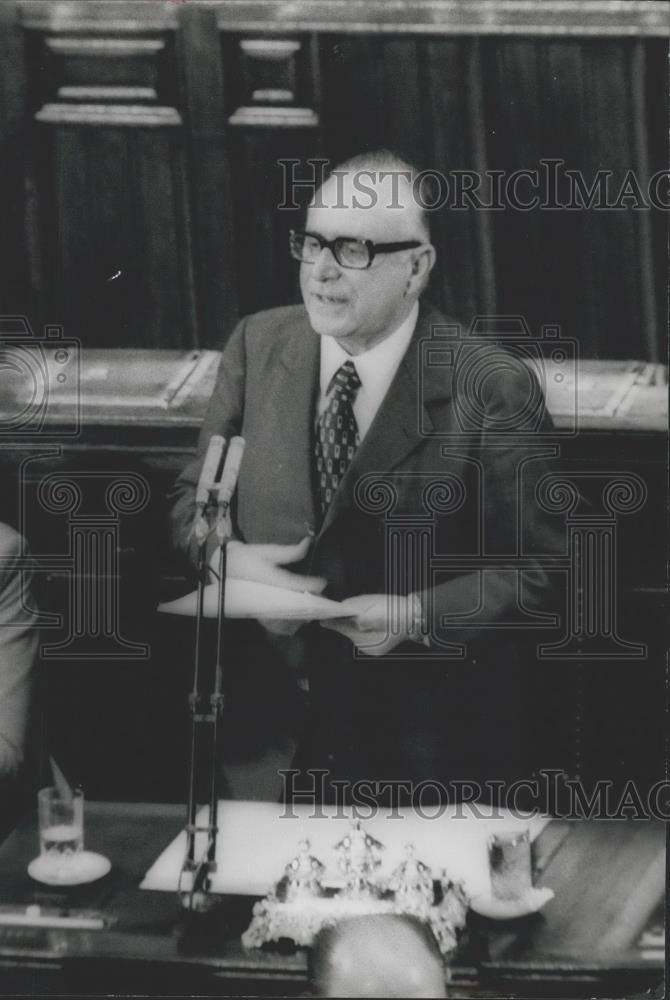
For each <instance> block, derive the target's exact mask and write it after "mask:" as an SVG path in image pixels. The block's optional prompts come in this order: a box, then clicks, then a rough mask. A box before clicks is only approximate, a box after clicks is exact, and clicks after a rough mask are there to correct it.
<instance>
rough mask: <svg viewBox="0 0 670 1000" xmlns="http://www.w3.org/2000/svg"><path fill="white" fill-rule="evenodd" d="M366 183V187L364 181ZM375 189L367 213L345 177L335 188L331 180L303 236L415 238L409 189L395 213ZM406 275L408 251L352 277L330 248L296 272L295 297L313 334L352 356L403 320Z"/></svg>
mask: <svg viewBox="0 0 670 1000" xmlns="http://www.w3.org/2000/svg"><path fill="white" fill-rule="evenodd" d="M365 183H366V187H370V186H371V185H370V179H369V178H368V177H366V181H365ZM374 190H375V192H376V199H375V203H374V204H373V205H371V206H370V207H367V206H369V205H370V202H371V201H372V200H373V199H372V198H371V197H369V196H368V195H367V194H361V192H360V191H358V192H357V191H356V190H355V189H354V187H353V185H352V179H351V176H350V175H348V176H346V177H344V178H340V181H339V188H338V187H336V182H335V179H333V178H331V179H330V180H328V181H327V182H326V184H325V185H324V187H323V189H322V191H321V201H322V204H323V207H314V206H312V207H311V208H310V209H309V211H308V213H307V221H306V225H305V229H306V230H307V232H309V233H315V234H317V235H319V236H322V237H324V239H328V240H332V239H335V237H337V236H353V237H356V238H358V239H367V240H372V241H373V242H375V243H392V242H400V241H404V240H412V239H421V231H420V227H419V225H418V213H417V210H416V208H415V206H414V205H413V204H412V203H411V189H410V188H409V187H408V186H407V188H406V190H404V191H403V194H402V196H401V198H400V202H401V204H402V207H396V208H391V207H390V204H391V203H392V191H391V188H390V185H389V184H388V183H382V184H381V185H375V187H374ZM401 190H403V189H402V185H401ZM356 198H357V199H358V202H359V203H360V204H359V205H358V206H356V203H355V200H354V199H356ZM397 204H398V197H397V195H396V205H397ZM364 206H365V207H364ZM411 273H412V251H411V250H403V251H400V252H398V253H389V254H378V255H377V256H375V258H374V260H373V261H372V264H371V266H370V267H369V268H366V269H365V270H355V269H352V268H345V267H342V266H341V265H340V264H338V262H337V261H336V260H335V258H334V256H333V254H332V252H331V251H330V250H329V249H327V248H324V249H322V250H321V253H320V254H319V257H318V258H317V260H316V261H315V262H314V263H313V264H305V263H302V264H301V265H300V290H301V292H302V297H303V301H304V303H305V307H306V309H307V312H308V314H309V319H310V323H311V325H312V327H313V329H314V330H315V331H316V333H318V334H320V335H321V336H325V337H335V338H336V339H337V340H338V341H339V343H340V344H341V345H342V347H344V349H345V350H346V351H348V352H349V353H351V354H357V353H360V352H361V351H364V350H367V349H369V348H370V347H373V346H374V344H375V343H377V342H379V341H380V340H382V339H384V337H385V336H386V335H387V334H389V333H392V332H393V330H394V329H396V328H397V327H398V326H399V325H400V324H401V323H402V322H403V320H404V319H405V317H406V316H407V315H408V314H409V312H410V309H411V307H412V305H413V304H414V300H415V298H416V295H414V296H413V297H408V295H407V283H408V280H409V278H410V275H411Z"/></svg>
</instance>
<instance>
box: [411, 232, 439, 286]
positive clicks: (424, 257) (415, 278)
mask: <svg viewBox="0 0 670 1000" xmlns="http://www.w3.org/2000/svg"><path fill="white" fill-rule="evenodd" d="M415 253H416V257H415V258H414V259H413V261H412V276H411V278H410V279H409V282H408V289H407V290H408V291H409V290H410V289H411V290H412V291H416V292H417V293H420V292H422V291H423V289H424V287H425V285H426V283H427V282H428V276H429V274H430V272H431V271H432V269H433V266H434V264H435V257H436V255H435V247H434V246H433V245H432V243H426V245H425V246H422V247H421V248H420V249H419V250H417V251H415Z"/></svg>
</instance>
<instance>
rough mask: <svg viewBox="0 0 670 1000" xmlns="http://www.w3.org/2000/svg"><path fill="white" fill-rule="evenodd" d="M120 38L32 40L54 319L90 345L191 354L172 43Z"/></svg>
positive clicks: (36, 159)
mask: <svg viewBox="0 0 670 1000" xmlns="http://www.w3.org/2000/svg"><path fill="white" fill-rule="evenodd" d="M114 32H115V26H114V25H113V24H112V25H107V31H106V32H105V33H101V34H97V35H95V36H88V35H82V34H76V35H73V34H71V33H69V32H65V33H62V34H61V33H56V34H53V35H48V36H45V35H42V34H39V33H36V32H30V33H29V34H28V35H27V38H26V43H27V51H28V66H29V69H30V70H31V80H30V84H31V92H30V103H31V105H32V108H33V110H34V125H33V129H32V153H33V156H32V162H33V173H32V179H33V183H34V188H35V191H36V211H35V212H33V213H31V215H30V217H29V218H30V223H31V224H32V225H33V226H36V227H37V229H38V233H37V234H35V233H34V232H33V233H32V234H31V241H32V242H33V243H34V244H35V245H36V246H37V245H39V247H40V254H39V256H40V260H39V272H41V278H42V283H43V285H44V315H45V316H46V318H48V319H49V320H50V321H51V322H60V323H63V324H65V327H66V329H67V331H68V335H69V336H74V337H78V338H80V339H81V340H82V341H83V342H84V343H86V344H89V345H93V344H97V345H100V346H102V345H109V346H124V345H125V346H129V345H131V344H143V345H146V346H154V347H158V346H160V345H163V346H170V345H175V346H178V345H183V346H192V345H193V344H195V341H196V329H195V311H194V306H193V297H194V290H193V287H192V285H193V282H192V252H191V247H190V239H191V232H190V226H189V220H188V215H187V196H186V184H187V181H186V175H185V161H184V145H183V143H184V139H183V133H182V128H181V126H182V116H181V113H180V111H179V109H178V108H177V107H176V106H175V105H174V104H173V103H172V102H173V101H174V99H175V98H176V79H175V77H176V64H175V56H174V45H173V39H172V38H171V37H169V36H161V35H154V36H152V37H146V36H144V37H138V38H132V37H117V35H116V34H115V33H114ZM35 270H36V271H38V268H37V267H36V268H35Z"/></svg>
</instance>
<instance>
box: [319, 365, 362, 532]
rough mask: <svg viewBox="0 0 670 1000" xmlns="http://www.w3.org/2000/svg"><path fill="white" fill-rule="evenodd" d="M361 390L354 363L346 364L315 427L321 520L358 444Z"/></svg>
mask: <svg viewBox="0 0 670 1000" xmlns="http://www.w3.org/2000/svg"><path fill="white" fill-rule="evenodd" d="M360 387H361V380H360V379H359V377H358V372H357V371H356V369H355V367H354V363H353V361H345V363H344V364H343V365H342V367H341V368H339V369H338V370H337V372H336V373H335V375H334V376H333V379H332V381H331V383H330V398H329V400H328V405H327V406H326V409H325V410H324V411H323V413H322V414H321V415H320V416H319V419H318V421H317V424H316V442H315V445H314V457H315V459H316V485H317V496H318V500H319V504H320V508H321V516H322V517H323V516H325V513H326V511H327V510H328V508H329V507H330V504H331V502H332V499H333V497H334V496H335V493H336V492H337V488H338V486H339V485H340V483H341V482H342V479H343V478H344V474H345V472H346V471H347V469H348V468H349V466H350V464H351V460H352V458H353V457H354V453H355V451H356V447H357V445H358V428H357V426H356V417H355V416H354V410H353V404H354V400H355V399H356V393H357V392H358V390H359V389H360Z"/></svg>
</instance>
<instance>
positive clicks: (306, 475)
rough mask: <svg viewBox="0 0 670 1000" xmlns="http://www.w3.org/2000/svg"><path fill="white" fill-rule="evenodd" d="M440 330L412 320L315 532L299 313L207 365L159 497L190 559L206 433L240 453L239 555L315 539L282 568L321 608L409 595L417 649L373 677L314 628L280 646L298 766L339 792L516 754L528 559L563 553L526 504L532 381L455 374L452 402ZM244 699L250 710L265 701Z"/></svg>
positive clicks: (536, 469)
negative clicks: (325, 776) (327, 603)
mask: <svg viewBox="0 0 670 1000" xmlns="http://www.w3.org/2000/svg"><path fill="white" fill-rule="evenodd" d="M447 322H448V321H447V320H446V319H445V317H443V316H442V315H441V314H440V313H439V312H437V311H436V310H435V309H433V308H432V307H431V306H428V305H423V304H422V307H421V310H420V314H419V320H418V323H417V327H416V330H415V333H414V337H413V339H412V341H411V343H410V347H409V349H408V351H407V353H406V355H405V357H404V359H403V361H402V362H401V365H400V367H399V369H398V372H397V374H396V376H395V379H394V381H393V383H392V385H391V387H390V389H389V391H388V394H387V396H386V398H385V399H384V401H383V403H382V405H381V407H380V409H379V411H378V413H377V415H376V417H375V420H374V422H373V424H372V426H371V427H370V429H369V431H368V433H367V435H366V437H365V439H364V440H363V442H362V444H361V446H360V448H359V449H358V451H357V453H356V455H355V457H354V460H353V462H352V464H351V466H350V467H349V469H348V471H347V474H346V476H345V479H344V481H343V482H342V484H341V486H340V489H339V491H338V494H337V495H336V497H335V499H334V500H333V503H332V505H331V507H330V509H329V511H328V513H327V515H326V517H325V520H324V522H323V524H319V523H318V520H317V516H316V509H315V498H314V490H313V482H312V448H313V425H314V413H315V399H316V393H317V391H318V369H319V338H318V336H317V335H315V334H314V332H313V331H312V329H311V327H310V325H309V321H308V318H307V313H306V311H305V309H304V308H303V307H302V306H295V307H288V308H280V309H273V310H269V311H267V312H263V313H259V314H257V315H254V316H249V317H247V318H245V319H243V320H242V321H241V322H240V323H239V324H238V326H237V328H236V330H235V331H234V333H233V334H232V336H231V338H230V340H229V342H228V343H227V345H226V348H225V350H224V352H223V356H222V359H221V366H220V369H219V374H218V378H217V383H216V387H215V389H214V392H213V395H212V398H211V401H210V404H209V408H208V411H207V415H206V418H205V421H204V424H203V427H202V431H201V435H200V443H199V450H198V457H197V458H196V459H195V460H194V461H193V462H192V463H190V464H189V465H188V466H187V467H186V469H185V470H184V471H183V473H182V474H181V475H180V477H179V478H178V480H177V482H176V484H175V487H174V489H173V492H172V501H173V508H172V526H173V534H174V541H175V544H176V545H177V547H178V548H180V549H181V550H182V551H184V552H189V553H190V554H191V557H192V558H193V556H194V544H193V541H192V539H191V538H190V526H191V523H192V519H193V512H194V489H195V484H196V483H197V479H198V475H199V472H200V467H201V463H202V456H203V453H204V450H205V449H206V446H207V443H208V441H209V438H210V436H211V435H212V434H223V435H224V436H225V437H227V438H229V437H230V436H231V435H233V434H242V435H243V436H244V438H245V439H246V451H245V457H244V462H243V465H242V470H241V473H240V479H239V484H238V490H237V497H236V504H235V527H236V531H237V533H238V535H239V537H240V538H241V539H243V540H244V541H247V542H280V543H295V542H297V541H299V540H300V539H301V538H302V537H304V535H305V533H306V530H308V529H311V530H313V531H314V532H315V540H314V545H313V547H312V551H311V554H310V557H309V559H308V560H307V562H306V564H305V565H304V566H302V567H297V568H298V569H301V570H302V571H306V572H312V573H315V574H318V575H323V576H325V577H326V578H327V580H328V586H327V589H326V591H325V593H326V595H327V596H331V597H333V598H336V599H341V598H344V597H347V596H352V595H355V594H360V593H384V592H389V591H392V590H396V591H397V590H400V591H402V592H410V591H415V590H418V591H420V592H421V593H422V595H423V602H424V607H425V610H426V612H427V617H428V620H429V624H430V649H424V648H423V647H421V646H418V645H416V644H414V643H406V644H404V645H402V646H400V647H398V648H397V649H396V651H395V653H394V654H393V655H392V656H391V657H388V658H384V659H383V660H380V659H377V658H374V659H373V658H370V657H364V658H361V657H360V656H356V654H355V653H354V651H353V648H352V646H351V644H350V643H349V642H348V640H346V639H343V638H342V637H341V636H338V635H334V634H333V633H332V632H328V631H326V630H323V629H321V628H319V627H318V626H308V627H306V628H304V629H302V630H301V632H300V633H299V634H298V636H296V637H295V639H294V640H293V641H292V642H291V643H286V642H284V643H282V644H281V647H282V648H281V650H280V659H281V660H282V662H284V663H286V662H288V663H289V664H290V666H291V669H292V670H294V671H298V672H303V673H305V674H306V675H307V676H308V677H309V680H310V690H311V695H310V698H311V701H310V711H309V718H310V720H311V725H310V726H309V727H308V728H309V731H310V736H309V739H307V741H306V744H305V745H309V746H310V747H312V748H314V747H316V746H317V745H318V748H319V749H318V750H317V749H312V750H310V752H309V753H308V754H307V755H306V757H305V759H306V760H307V761H308V762H309V763H312V764H317V763H321V762H323V761H324V760H325V761H327V762H328V765H329V766H333V767H335V766H336V765H335V764H334V762H337V761H338V760H339V761H341V762H342V763H341V768H340V770H341V771H342V772H343V773H345V774H347V775H352V776H356V775H358V776H361V774H362V776H364V777H371V778H372V777H374V778H376V777H379V776H385V775H388V774H390V773H392V774H393V775H394V776H396V777H398V776H401V777H402V776H408V777H409V778H410V779H411V780H421V778H422V777H423V778H430V777H431V776H432V777H434V778H435V779H437V777H438V772H439V775H440V780H442V778H444V776H447V775H453V774H454V773H455V772H463V776H464V777H470V776H472V775H474V774H475V773H476V774H481V773H482V771H486V770H487V769H489V764H487V763H486V762H487V761H489V760H495V761H497V762H498V763H500V761H501V760H502V759H503V758H504V757H505V753H504V751H502V752H501V740H503V741H507V744H509V742H510V739H511V740H513V741H514V740H516V742H518V735H519V731H520V728H519V727H520V720H521V719H522V718H523V716H524V713H525V712H526V710H527V700H528V697H527V696H528V690H527V685H526V682H525V678H524V676H522V672H523V670H524V669H525V667H524V666H523V664H527V662H528V658H527V656H525V657H524V656H521V655H520V650H525V651H526V652H527V650H528V647H529V643H528V642H527V641H526V640H528V638H529V637H532V636H533V632H532V628H531V629H529V628H528V627H527V626H528V625H532V624H533V622H534V621H536V622H537V624H538V625H540V624H541V623H542V621H546V619H542V618H541V616H542V614H543V613H544V611H545V610H546V608H547V607H548V606H551V610H553V611H557V610H558V607H557V596H556V593H555V590H554V587H553V580H552V574H551V573H550V572H549V571H548V569H547V566H546V565H545V563H546V560H543V556H549V557H550V556H552V555H556V554H562V553H563V550H564V545H565V542H564V534H563V530H562V524H561V523H559V522H558V521H557V520H556V518H552V516H550V515H549V514H548V513H547V512H546V511H544V510H542V509H541V507H540V506H539V505H538V503H537V500H536V493H535V490H536V485H537V483H538V481H539V479H540V478H541V477H542V476H543V475H544V474H545V473H546V472H547V466H546V463H545V460H544V458H542V457H541V454H540V452H541V449H540V450H539V451H538V448H537V444H538V442H539V441H540V438H539V437H538V436H537V435H538V434H542V433H546V432H550V431H551V423H550V421H549V418H548V417H547V415H546V413H544V411H543V410H542V412H541V413H540V414H539V418H538V411H537V407H530V406H527V405H526V404H525V402H524V401H525V399H526V397H528V395H529V379H530V378H531V377H530V375H529V374H528V372H527V371H526V370H525V369H523V370H522V367H520V366H519V365H518V364H508V365H505V364H503V365H497V366H494V367H493V370H491V368H490V366H489V367H487V368H486V370H483V372H482V377H481V378H479V380H478V379H477V378H474V380H473V378H472V364H470V365H469V366H468V365H467V364H466V365H463V364H462V365H461V367H462V368H463V370H464V371H469V372H470V375H469V376H468V379H469V380H467V379H466V380H465V381H464V382H463V383H462V384H461V382H460V381H459V378H460V376H459V373H458V372H459V369H458V366H455V365H453V364H452V365H449V364H448V363H446V364H445V363H439V362H440V361H442V360H444V358H443V355H444V351H442V354H441V355H440V356H439V357H438V359H437V360H438V363H434V360H433V361H431V357H432V355H431V352H430V350H428V348H429V346H430V345H433V346H436V347H437V348H441V347H442V346H443V344H444V342H443V341H439V340H436V339H435V338H433V336H432V335H433V332H434V330H435V328H436V327H438V328H439V327H440V326H443V325H444V324H446V323H447ZM463 350H466V351H467V350H468V348H467V345H465V346H464V347H463ZM433 353H434V352H433ZM485 353H486V352H485ZM480 354H481V351H480ZM472 359H474V355H472V358H471V360H472ZM510 360H513V359H510ZM447 361H448V359H447ZM462 361H463V357H461V362H462ZM455 369H456V376H454V370H455ZM473 386H474V388H473ZM471 389H472V394H471V393H470V390H471ZM531 395H532V394H531ZM534 398H537V397H536V395H535V397H534ZM533 449H534V450H533ZM545 451H546V449H545ZM538 455H539V457H538ZM422 529H426V530H425V531H424V533H423V535H422ZM419 536H421V537H422V538H423V541H422V542H421V541H419V542H417V544H416V545H414V546H413V541H414V540H416V539H417V538H418V537H419ZM426 539H427V540H426ZM422 546H423V548H422ZM426 546H427V548H426ZM419 552H423V556H422V557H421V556H419V554H418V553H419ZM520 555H522V556H523V557H524V562H523V567H522V569H521V570H520V569H519V568H518V564H515V563H514V560H515V559H517V557H518V556H520ZM482 559H486V562H485V563H482V561H481V560H482ZM533 616H538V617H535V618H534V617H533ZM515 622H517V623H518V627H517V628H515ZM534 638H537V637H536V636H535V637H534ZM276 645H277V644H275V650H276ZM532 645H533V643H532V642H531V643H530V646H531V647H532ZM459 646H460V647H461V648H460V649H459ZM287 647H288V648H287ZM463 647H465V649H463ZM246 648H247V652H248V651H249V648H250V647H246ZM463 654H464V655H463ZM256 655H259V654H257V652H255V653H254V656H256ZM243 669H244V670H247V669H248V667H247V666H245V667H244V668H243ZM272 669H273V670H275V668H274V667H273V668H272ZM520 671H521V673H520ZM251 688H252V689H253V690H250V691H249V692H248V693H250V694H252V695H253V698H255V699H256V704H257V705H258V704H259V703H261V702H262V700H263V685H262V684H254V685H251ZM273 697H274V696H273ZM252 700H253V699H252ZM268 708H269V711H268V715H271V714H272V713H271V707H270V706H268ZM262 714H263V713H262V712H261V715H262ZM515 734H516V735H515ZM510 749H511V750H512V752H511V756H512V757H513V758H514V759H515V762H514V763H512V765H511V768H512V771H517V770H519V767H518V766H517V764H518V761H516V757H517V756H518V755H517V754H516V751H515V750H513V749H512V748H510ZM363 762H364V763H363ZM522 769H523V768H522ZM508 770H509V768H508ZM465 772H468V773H465Z"/></svg>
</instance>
